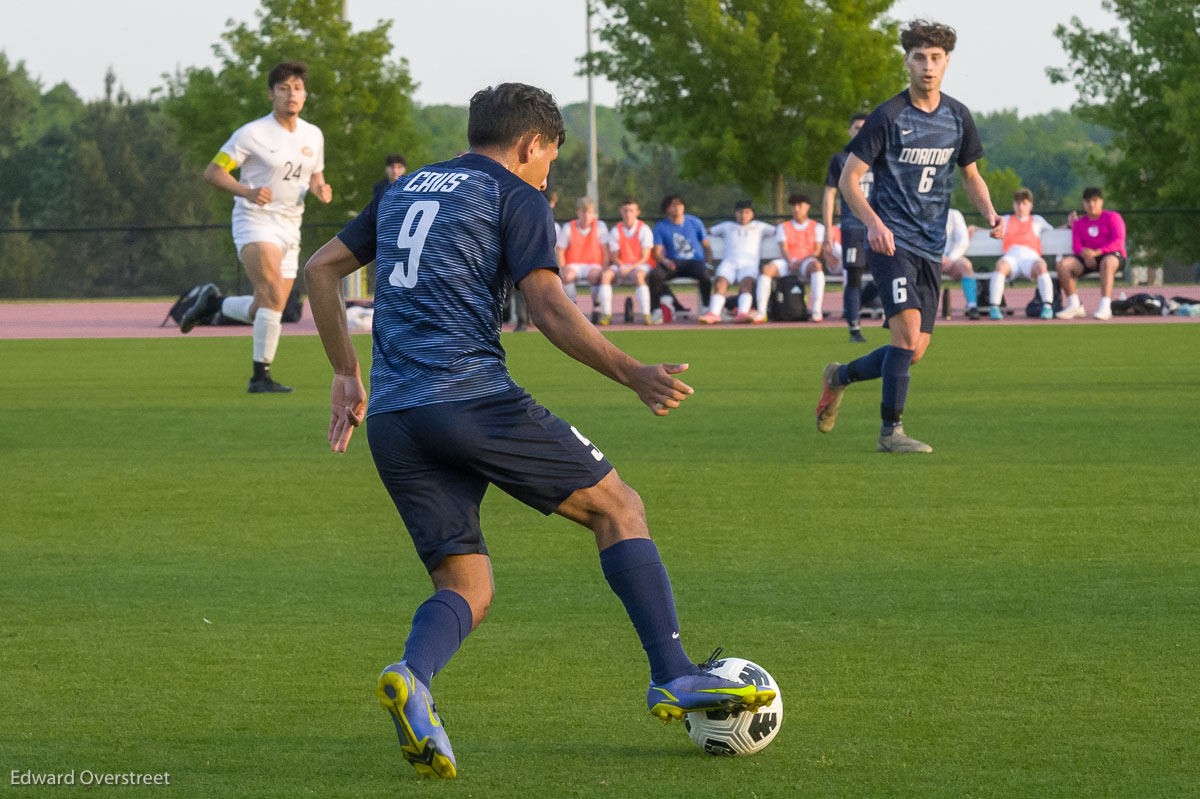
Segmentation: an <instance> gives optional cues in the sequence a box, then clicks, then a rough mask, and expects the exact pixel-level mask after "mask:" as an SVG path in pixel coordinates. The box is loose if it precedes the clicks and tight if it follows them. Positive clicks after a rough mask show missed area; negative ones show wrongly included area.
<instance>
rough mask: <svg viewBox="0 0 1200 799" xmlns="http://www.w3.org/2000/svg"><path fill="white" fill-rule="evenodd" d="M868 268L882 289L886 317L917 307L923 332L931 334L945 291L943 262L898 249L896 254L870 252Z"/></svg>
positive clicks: (880, 292) (880, 297) (880, 293)
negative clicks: (942, 293) (943, 285)
mask: <svg viewBox="0 0 1200 799" xmlns="http://www.w3.org/2000/svg"><path fill="white" fill-rule="evenodd" d="M867 266H868V267H870V269H871V277H873V278H874V279H875V285H876V286H878V287H879V299H881V300H882V301H883V314H884V316H885V317H886V318H888V319H891V318H892V317H893V316H895V315H896V314H898V313H900V312H901V311H907V310H908V309H910V308H915V309H917V310H918V311H920V312H921V332H922V333H932V332H933V323H934V321H935V320H936V319H937V309H938V295H939V294H940V292H941V288H942V262H941V261H934V260H932V259H930V258H925V257H923V256H921V255H918V254H917V253H915V252H912V251H911V250H905V249H902V248H900V247H897V248H896V254H895V255H884V254H882V253H878V252H875V251H874V250H871V251H869V252H868V253H867Z"/></svg>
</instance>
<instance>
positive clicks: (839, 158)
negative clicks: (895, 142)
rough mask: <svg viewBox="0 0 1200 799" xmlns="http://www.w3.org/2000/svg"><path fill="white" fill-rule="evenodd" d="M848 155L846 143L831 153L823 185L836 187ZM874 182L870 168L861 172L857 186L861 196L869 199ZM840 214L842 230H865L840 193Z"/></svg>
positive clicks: (844, 196)
mask: <svg viewBox="0 0 1200 799" xmlns="http://www.w3.org/2000/svg"><path fill="white" fill-rule="evenodd" d="M849 157H850V145H848V144H847V145H846V147H845V149H842V150H838V151H837V152H836V153H834V154H833V158H831V159H829V171H828V172H826V173H825V185H826V186H832V187H833V188H835V189H836V188H837V187H838V181H839V180H841V179H842V170H844V169H845V168H846V159H847V158H849ZM874 182H875V175H874V173H872V172H871V170H869V169H868V170H867V171H866V172H864V173H863V176H862V179H860V180H859V181H858V187H859V188H860V189H862V193H863V196H864V197H866V198H867V200H868V201H869V200H870V199H871V186H872V185H873V184H874ZM841 198H842V216H841V226H842V229H843V230H866V229H867V226H866V225H864V224H863V223H862V220H861V219H859V218H858V217H857V216H855V215H854V211H852V210H851V209H850V203H848V202H846V195H845V194H842V195H841Z"/></svg>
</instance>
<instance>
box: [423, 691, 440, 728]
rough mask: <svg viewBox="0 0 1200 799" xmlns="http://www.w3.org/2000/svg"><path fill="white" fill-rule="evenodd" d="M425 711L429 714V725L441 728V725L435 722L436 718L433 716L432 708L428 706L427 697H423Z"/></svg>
mask: <svg viewBox="0 0 1200 799" xmlns="http://www.w3.org/2000/svg"><path fill="white" fill-rule="evenodd" d="M425 710H426V711H427V712H428V713H429V723H430V724H432V725H433V726H435V727H440V726H442V723H441V722H440V721H438V720H437V716H435V715H433V708H432V707H431V706H430V704H429V697H428V696H426V697H425Z"/></svg>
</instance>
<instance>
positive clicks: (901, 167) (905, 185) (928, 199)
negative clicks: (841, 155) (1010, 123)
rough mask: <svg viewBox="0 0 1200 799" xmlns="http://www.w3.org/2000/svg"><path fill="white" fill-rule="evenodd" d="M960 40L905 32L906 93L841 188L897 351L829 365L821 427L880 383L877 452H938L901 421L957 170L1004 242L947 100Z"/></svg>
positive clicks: (934, 294)
mask: <svg viewBox="0 0 1200 799" xmlns="http://www.w3.org/2000/svg"><path fill="white" fill-rule="evenodd" d="M956 38H957V37H956V35H955V32H954V29H953V28H951V27H949V26H946V25H941V24H939V23H933V22H926V21H925V20H919V19H918V20H914V21H912V22H910V23H909V25H908V27H907V28H905V29H904V30H903V31H901V33H900V44H901V46H902V47H903V48H904V65H905V67H907V68H908V73H909V78H910V80H909V86H908V89H907V90H905V91H903V92H901V93H900V94H898V95H896V96H895V97H893V98H892V99H890V100H888V101H887V102H886V103H884V104H883V105H881V106H879V107H878V108H876V109H875V111H874V112H873V113H872V114H871V116H870V117H869V118H868V119H867V121H866V124H864V125H863V128H862V130H860V131H859V133H858V135H857V136H856V137H855V138H854V140H853V141H852V142H851V143H850V146H849V149H850V157H849V158H848V159H847V162H846V168H845V169H844V170H843V171H842V177H841V181H840V183H839V185H838V188H839V189H841V192H842V196H843V197H845V198H846V200H847V202H849V204H850V208H851V210H853V212H854V214H855V216H857V217H858V218H859V219H861V220H862V221H863V222H865V223H866V225H867V239H868V243H869V245H870V251H869V252H868V253H867V267H868V268H869V269H870V270H871V275H872V277H874V278H875V284H876V285H877V286H878V287H879V295H880V298H881V299H882V300H883V310H884V314H885V315H886V316H887V320H888V326H889V328H890V329H891V344H890V345H889V346H886V347H880V348H879V349H877V350H875V351H874V352H871V353H868V354H867V355H864V356H863V357H861V358H859V359H857V360H854V361H851V362H850V363H848V364H839V363H831V364H828V365H826V367H825V371H824V373H823V374H822V391H821V399H820V400H819V401H818V403H817V429H818V430H820V431H821V432H822V433H828V432H829V431H830V430H832V429H833V426H834V423H835V422H836V421H837V412H838V406H839V405H840V404H841V401H842V395H843V394H844V393H845V390H846V386H848V385H850V384H851V383H854V382H857V381H859V380H872V379H874V378H877V377H882V378H883V397H882V402H881V404H880V415H881V416H882V419H883V425H882V427H881V428H880V431H879V446H878V449H879V451H880V452H932V451H933V448H932V447H930V446H929V445H928V444H924V443H922V442H920V441H917V440H916V439H913V438H909V437H908V436H907V435H905V433H904V428H903V427H902V426H901V422H900V419H901V415H902V414H903V412H904V402H905V398H906V397H907V395H908V381H909V374H908V372H909V367H910V366H911V365H912V364H914V363H916V362H917V361H919V360H921V356H923V355H924V354H925V350H926V348H927V347H928V346H929V338H930V336H931V335H932V334H933V323H934V319H935V317H936V316H937V305H938V289H939V288H940V286H941V272H942V270H941V257H942V250H943V249H944V247H945V244H946V215H947V213H948V212H949V209H950V193H951V190H952V189H953V180H954V166H955V164H957V165H958V166H959V167H960V168H961V169H962V174H963V186H964V188H965V189H966V191H967V196H968V197H969V198H970V199H971V202H972V203H974V205H975V207H976V208H978V209H979V212H980V213H981V214H982V215H983V216H984V218H985V219H987V223H988V226H989V227H991V229H992V233H991V235H992V237H993V238H1001V237H1003V235H1004V220H1003V218H1002V217H1001V216H1000V215H999V214H997V213H996V209H995V208H993V207H992V200H991V197H990V196H989V195H988V188H987V184H986V183H984V181H983V177H982V176H981V175H980V174H979V169H978V167H977V166H976V165H975V162H976V161H978V160H979V159H980V158H982V157H983V145H982V144H981V143H980V141H979V133H978V132H977V131H976V130H975V122H974V120H973V119H972V118H971V112H970V111H968V110H967V108H966V106H964V105H963V104H962V103H960V102H958V101H957V100H955V99H953V98H952V97H950V96H948V95H945V94H942V93H941V85H942V77H943V76H944V75H945V73H946V66H947V65H948V64H949V63H950V52H951V51H952V50H953V49H954V43H955V40H956ZM868 169H870V170H872V171H873V172H874V174H875V181H874V185H873V188H872V192H871V199H870V202H868V201H867V198H866V197H864V196H863V193H862V190H861V189H860V188H859V181H860V179H861V178H862V176H863V174H864V173H865V172H866V171H867V170H868Z"/></svg>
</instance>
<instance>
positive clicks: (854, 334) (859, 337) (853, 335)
mask: <svg viewBox="0 0 1200 799" xmlns="http://www.w3.org/2000/svg"><path fill="white" fill-rule="evenodd" d="M850 343H851V344H866V343H867V337H866V336H864V335H863V334H862V331H861V330H859V329H858V328H857V327H852V328H850Z"/></svg>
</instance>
